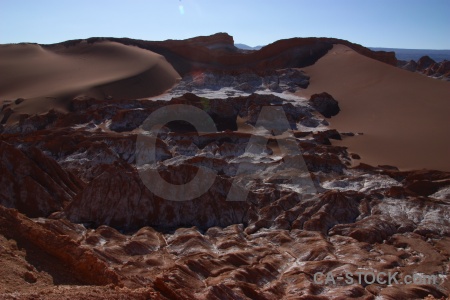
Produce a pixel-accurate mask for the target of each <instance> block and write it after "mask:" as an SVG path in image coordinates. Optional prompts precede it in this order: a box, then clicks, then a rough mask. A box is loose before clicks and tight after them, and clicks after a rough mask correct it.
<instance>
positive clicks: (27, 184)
mask: <svg viewBox="0 0 450 300" xmlns="http://www.w3.org/2000/svg"><path fill="white" fill-rule="evenodd" d="M0 157H1V160H0V173H1V174H2V176H1V180H0V195H1V197H0V204H1V205H3V206H6V207H11V208H17V209H19V210H20V211H21V212H23V213H25V214H27V215H28V216H30V217H47V216H48V215H49V214H51V213H52V212H55V211H59V210H61V209H62V208H63V207H64V205H65V204H67V203H69V202H71V201H72V198H73V197H74V196H75V195H76V194H77V193H78V192H79V191H81V190H82V188H83V183H82V182H81V181H79V180H78V179H77V178H76V177H75V176H73V175H72V174H71V173H69V172H66V171H64V170H63V169H62V168H61V167H60V166H59V165H58V163H56V162H55V161H54V160H53V159H51V158H49V157H47V156H46V155H44V154H43V153H42V152H41V151H40V150H38V149H36V148H34V147H31V148H28V149H24V150H19V149H17V148H15V147H14V146H12V145H10V144H8V143H6V142H0Z"/></svg>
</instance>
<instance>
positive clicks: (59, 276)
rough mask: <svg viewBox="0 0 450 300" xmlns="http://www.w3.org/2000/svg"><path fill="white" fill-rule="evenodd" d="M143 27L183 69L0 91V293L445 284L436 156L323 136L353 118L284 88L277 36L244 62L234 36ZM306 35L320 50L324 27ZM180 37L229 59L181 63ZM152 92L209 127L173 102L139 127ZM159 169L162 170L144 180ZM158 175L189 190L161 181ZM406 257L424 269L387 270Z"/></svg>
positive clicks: (114, 295)
mask: <svg viewBox="0 0 450 300" xmlns="http://www.w3.org/2000/svg"><path fill="white" fill-rule="evenodd" d="M311 41H312V40H308V41H306V42H305V41H300V40H290V41H284V42H280V43H279V44H278V47H281V48H283V47H284V45H285V44H286V43H291V44H292V43H293V44H298V45H300V44H302V43H307V44H308V43H311ZM231 42H232V40H231ZM133 43H138V42H133ZM139 43H141V42H139ZM142 43H143V44H145V46H146V47H152V51H155V52H156V53H159V54H161V53H164V55H165V57H166V59H167V60H168V61H169V62H170V63H171V64H173V66H174V68H175V69H176V70H177V71H178V72H179V73H180V74H181V75H182V76H183V78H182V80H181V81H180V83H179V84H178V85H176V86H175V87H173V88H172V89H171V90H170V91H168V92H167V93H166V94H164V95H161V96H156V97H153V98H152V99H125V98H123V99H110V98H109V99H107V98H105V99H103V98H98V97H97V98H95V97H90V96H82V95H80V96H77V97H73V98H71V99H70V100H69V101H68V104H69V105H68V110H67V111H66V112H61V111H58V110H49V111H48V112H46V113H42V114H34V115H31V114H21V115H20V116H19V118H18V121H17V122H12V121H11V120H10V119H9V118H10V117H11V115H12V112H11V111H12V110H14V109H15V107H16V105H19V104H22V103H23V104H26V102H27V101H32V100H30V99H21V100H19V101H18V102H20V103H19V104H17V103H15V102H6V103H5V104H4V105H3V107H2V118H3V120H2V122H1V123H2V125H1V127H0V137H1V138H0V157H1V160H0V172H1V174H2V175H1V179H0V204H1V205H0V264H1V265H2V267H1V268H0V282H1V284H0V295H1V298H2V299H423V298H425V297H428V299H430V298H436V299H440V298H445V297H448V296H449V292H450V280H449V278H448V274H449V269H450V221H449V220H450V209H449V206H450V173H448V172H442V171H436V170H426V169H424V170H411V171H401V170H399V169H397V168H396V167H395V166H386V165H382V166H370V165H367V164H363V163H360V162H359V155H358V154H357V153H351V152H349V151H348V150H347V148H346V147H343V146H336V145H333V143H332V142H333V141H335V140H342V139H352V138H355V136H357V135H359V134H360V133H357V132H338V131H337V130H335V129H333V128H332V127H331V126H330V124H329V120H330V118H332V117H333V116H335V115H337V114H339V112H340V110H341V108H340V106H339V99H334V97H333V95H330V94H328V93H326V91H323V93H319V94H314V95H312V96H311V97H309V98H304V97H303V98H302V97H298V96H295V95H294V94H293V93H294V92H297V91H299V90H302V89H305V88H307V87H308V85H309V84H310V77H309V76H308V74H306V73H305V72H303V71H301V70H299V69H297V68H295V64H294V65H292V61H290V62H289V64H288V65H286V64H287V63H286V57H288V54H286V52H282V51H281V52H280V53H282V54H280V55H279V56H277V58H276V59H271V60H267V61H264V60H261V59H260V58H258V59H259V60H258V61H259V65H256V64H252V60H251V59H249V60H248V64H247V65H246V66H244V67H242V69H240V70H239V72H237V71H236V70H237V67H234V66H233V59H235V60H236V65H237V64H238V62H239V60H240V59H242V58H241V55H243V54H241V53H238V52H236V53H235V52H234V48H233V47H231V46H229V45H230V41H229V39H227V38H226V37H225V38H224V37H223V36H220V35H219V36H213V37H212V39H207V40H205V39H204V38H196V39H192V40H188V42H186V43H184V44H181V42H178V41H166V42H160V44H158V42H148V43H144V42H142ZM314 43H317V47H318V48H317V51H319V52H320V51H325V52H326V50H324V49H325V48H326V47H328V46H327V45H329V43H330V41H329V40H326V41H324V40H323V39H318V40H316V41H314ZM347 43H348V42H347ZM167 44H170V47H171V48H170V51H169V50H167V49H168V48H165V47H166V46H165V45H167ZM49 47H50V46H49ZM182 47H184V49H185V50H186V49H188V50H186V51H184V50H182ZM190 47H192V48H193V49H197V48H198V49H200V48H201V49H212V50H213V51H218V52H211V51H209V52H208V50H204V51H205V53H206V52H207V53H210V54H211V53H228V54H223V55H222V54H221V55H220V56H218V57H220V59H221V60H222V59H223V60H224V61H225V60H229V61H228V62H227V65H228V66H230V67H229V70H227V71H224V70H221V71H218V70H217V69H215V68H213V67H212V64H210V65H206V64H203V63H202V62H199V64H198V65H197V64H195V65H194V64H191V63H189V64H188V63H186V62H187V61H188V60H189V59H191V58H190V56H189V55H193V53H194V52H189V49H190ZM271 47H273V46H270V45H269V46H267V47H265V48H263V50H261V51H262V52H261V53H256V54H253V55H255V56H261V55H265V53H269V52H270V51H272V50H271V49H272V48H271ZM289 47H291V46H289ZM314 47H316V46H314ZM314 47H313V48H314ZM324 47H325V48H324ZM294 48H295V47H294ZM158 49H159V50H160V52H158V51H157V50H158ZM264 49H265V50H264ZM289 49H291V50H289V51H294V50H292V49H293V48H292V47H291V48H289ZM305 49H306V48H305ZM314 49H315V48H314ZM355 49H358V47H357V46H355ZM297 50H298V49H297ZM192 51H194V50H192ZM286 51H288V50H286ZM314 51H315V50H314ZM360 51H361V52H365V53H369V54H368V55H371V56H373V57H377V56H380V57H384V58H386V59H387V58H388V57H389V56H388V55H387V54H377V53H372V52H370V50H368V49H361V50H360ZM283 53H284V54H283ZM299 53H300V54H299V55H300V56H296V57H295V59H298V61H299V62H301V64H305V65H306V64H308V63H309V61H308V59H309V58H308V59H306V60H305V59H304V58H302V57H301V55H302V54H301V53H302V52H299ZM161 55H163V54H161ZM198 55H201V54H198ZM214 55H215V54H214ZM291 55H292V54H291ZM181 56H183V57H181ZM384 58H383V59H384ZM394 58H395V57H394ZM205 59H206V58H205ZM256 59H257V58H255V61H256ZM221 60H219V62H218V64H225V63H224V62H223V61H221ZM387 60H390V59H387ZM199 61H201V60H199ZM391 62H393V61H391ZM184 63H186V65H184ZM268 64H269V65H270V66H271V67H270V68H267V69H266V70H265V71H264V72H260V71H261V70H263V68H262V67H263V66H266V65H268ZM186 66H188V67H186ZM215 66H216V65H215ZM279 66H282V67H279ZM222 67H223V66H222ZM222 67H221V68H222ZM191 68H192V69H191ZM202 68H204V69H205V70H203V71H199V70H200V69H202ZM188 71H189V72H188ZM16 102H17V101H16ZM183 105H185V106H189V107H191V108H192V109H193V110H192V111H193V113H192V114H193V115H194V116H193V117H192V116H189V114H187V115H184V114H183V111H182V110H179V107H181V108H184V107H185V106H183ZM164 109H168V110H167V111H168V112H169V113H168V115H169V116H171V117H181V116H184V117H185V118H189V117H192V118H193V119H195V120H197V121H198V122H199V124H200V126H206V125H208V124H209V125H208V126H209V127H204V128H206V129H205V130H202V131H200V132H197V130H196V129H195V126H193V125H192V124H189V123H187V122H186V121H183V120H186V119H182V120H176V118H175V119H174V120H170V121H169V122H160V123H155V124H159V125H161V126H160V127H159V130H158V131H154V130H153V129H152V128H153V127H151V126H150V125H149V124H153V123H152V122H153V121H152V120H154V119H152V118H151V117H150V118H149V116H155V114H157V113H158V111H159V112H160V111H161V110H164ZM268 111H269V112H270V113H269V114H268V113H267V112H268ZM165 116H167V115H165ZM154 118H156V117H154ZM208 122H209V123H208ZM205 124H206V125H205ZM202 128H203V127H202ZM149 141H150V142H152V143H153V146H152V147H149V144H147V142H149ZM202 172H206V173H202ZM198 174H207V175H206V176H205V175H204V176H203V177H201V178H202V179H201V182H204V181H209V183H210V185H209V186H207V187H206V189H205V190H201V187H200V186H194V187H193V189H191V190H189V189H185V190H182V193H181V194H176V191H175V190H178V189H177V188H176V186H183V185H187V184H188V183H189V182H190V181H192V180H195V178H196V175H198ZM158 176H160V177H161V178H160V179H159V180H161V179H162V180H163V181H159V182H166V184H161V186H162V188H160V189H156V190H155V186H154V182H155V181H157V177H158ZM167 183H170V184H172V187H170V186H169V188H167V186H168V185H167ZM152 184H153V185H152ZM149 186H150V187H149ZM236 187H237V190H236ZM156 188H158V187H156ZM174 191H175V192H174ZM174 193H175V195H178V196H180V197H183V196H185V195H188V194H189V195H194V196H193V197H191V199H187V200H186V201H173V200H170V199H168V198H170V197H171V195H174ZM230 195H231V196H230ZM230 197H231V198H233V197H234V198H233V199H231V198H230ZM177 200H180V199H177ZM230 200H231V201H230ZM365 271H371V272H385V273H388V272H391V273H395V272H397V274H398V276H397V277H396V279H397V280H398V281H399V283H396V282H393V283H392V284H389V283H387V281H386V280H385V281H384V282H385V283H384V284H383V283H371V284H370V283H367V282H361V283H359V282H358V275H356V274H357V272H365ZM318 272H320V273H322V274H327V273H328V272H332V274H334V276H340V275H342V276H345V274H350V273H351V274H353V275H352V279H353V282H352V283H350V284H348V283H345V282H343V281H342V280H337V281H336V282H332V283H330V282H327V283H324V282H323V281H321V282H317V280H316V279H317V278H316V277H315V274H316V273H318ZM412 274H422V275H434V276H435V278H436V282H434V283H430V282H415V283H414V284H408V285H405V284H401V282H402V279H403V278H404V277H405V276H406V275H412ZM382 279H386V278H385V277H383V278H382Z"/></svg>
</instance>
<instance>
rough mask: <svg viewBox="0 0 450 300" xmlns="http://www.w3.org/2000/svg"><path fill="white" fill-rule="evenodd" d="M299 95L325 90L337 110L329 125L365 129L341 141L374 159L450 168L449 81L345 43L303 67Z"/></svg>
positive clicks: (413, 166)
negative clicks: (304, 81) (304, 85)
mask: <svg viewBox="0 0 450 300" xmlns="http://www.w3.org/2000/svg"><path fill="white" fill-rule="evenodd" d="M305 71H306V72H307V73H308V75H310V76H311V81H310V82H311V83H310V86H309V87H308V89H307V90H305V91H302V92H301V93H300V95H301V96H310V95H311V94H314V93H318V92H323V91H326V92H328V93H330V94H331V95H333V97H334V98H335V99H337V100H338V101H339V105H340V108H341V112H340V113H339V114H338V115H337V116H336V117H333V118H332V120H331V123H332V124H331V125H332V127H334V128H337V129H338V130H339V131H352V132H363V133H364V135H361V136H356V137H353V138H347V139H345V140H344V141H342V142H339V144H342V145H345V146H348V147H349V148H350V150H351V151H353V152H356V153H358V154H361V157H362V161H363V162H366V163H370V164H373V165H378V164H389V165H394V166H398V167H400V168H404V169H420V168H428V169H438V170H446V171H450V159H449V153H450V118H449V112H450V84H449V83H448V82H443V81H439V80H435V79H430V78H427V77H425V76H423V75H420V74H415V73H411V72H408V71H405V70H401V69H398V68H395V67H393V66H390V65H388V64H384V63H381V62H379V61H376V60H373V59H370V58H367V57H365V56H362V55H360V54H358V53H356V52H355V51H354V50H352V49H350V48H348V47H346V46H344V45H334V47H333V49H332V50H331V51H330V52H328V53H327V54H326V55H325V56H324V57H322V58H321V59H320V60H319V61H318V62H317V63H316V64H314V65H313V66H310V67H307V68H305Z"/></svg>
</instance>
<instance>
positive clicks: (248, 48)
mask: <svg viewBox="0 0 450 300" xmlns="http://www.w3.org/2000/svg"><path fill="white" fill-rule="evenodd" d="M234 46H235V47H236V48H239V49H242V50H259V49H261V48H262V47H264V46H255V47H251V46H249V45H246V44H234Z"/></svg>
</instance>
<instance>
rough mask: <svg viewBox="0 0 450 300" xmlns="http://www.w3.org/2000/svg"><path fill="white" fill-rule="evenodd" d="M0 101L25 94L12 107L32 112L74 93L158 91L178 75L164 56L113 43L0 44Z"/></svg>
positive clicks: (119, 94)
mask: <svg viewBox="0 0 450 300" xmlns="http://www.w3.org/2000/svg"><path fill="white" fill-rule="evenodd" d="M0 69H1V70H2V72H1V74H0V100H14V99H17V98H25V99H29V100H33V101H25V102H23V103H21V104H19V105H18V106H14V107H13V109H14V110H15V111H16V112H22V113H33V112H34V113H37V112H39V111H45V110H48V108H49V107H55V106H61V105H62V106H64V103H65V102H66V100H67V99H69V98H72V97H73V96H76V95H79V94H85V95H89V96H95V97H99V98H104V97H107V96H111V97H113V98H141V97H148V96H155V95H158V94H161V93H163V92H164V91H165V90H167V89H169V88H170V87H171V86H173V85H174V84H175V83H176V82H177V81H178V79H179V75H178V73H177V72H176V71H175V70H174V69H173V68H172V66H171V65H170V64H169V63H168V62H167V61H166V60H165V58H164V57H162V56H160V55H158V54H155V53H153V52H150V51H148V50H144V49H140V48H138V47H133V46H126V45H123V44H119V43H115V42H98V43H94V44H88V43H86V42H81V43H79V44H77V45H75V46H70V47H66V46H63V45H59V46H57V47H51V48H44V47H41V46H39V45H32V44H18V45H2V46H0Z"/></svg>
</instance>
